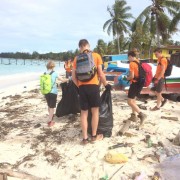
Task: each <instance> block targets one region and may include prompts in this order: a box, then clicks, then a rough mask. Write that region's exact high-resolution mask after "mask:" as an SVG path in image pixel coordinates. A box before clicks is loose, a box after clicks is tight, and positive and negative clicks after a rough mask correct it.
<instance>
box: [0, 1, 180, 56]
mask: <svg viewBox="0 0 180 180" xmlns="http://www.w3.org/2000/svg"><path fill="white" fill-rule="evenodd" d="M114 2H115V0H88V1H85V0H0V22H1V23H0V52H17V51H19V52H29V53H32V52H33V51H37V52H39V53H47V52H65V51H68V50H72V51H74V50H75V49H77V48H78V42H79V40H80V39H84V38H85V39H87V40H88V41H89V43H90V45H91V49H93V48H95V46H96V44H97V41H98V40H99V39H103V40H104V41H105V42H109V41H111V40H112V36H109V35H108V34H107V32H106V31H103V25H104V23H105V22H106V21H107V20H108V19H110V15H109V13H108V12H107V7H108V6H109V7H111V6H112V5H113V4H114ZM126 2H127V5H128V6H131V11H129V12H130V13H132V14H133V16H134V17H137V16H138V15H139V14H140V13H141V12H142V10H144V8H145V7H147V6H148V5H150V4H151V0H143V3H142V0H141V1H135V0H126ZM138 2H139V3H138ZM173 40H175V41H180V32H178V33H177V34H175V35H174V36H173Z"/></svg>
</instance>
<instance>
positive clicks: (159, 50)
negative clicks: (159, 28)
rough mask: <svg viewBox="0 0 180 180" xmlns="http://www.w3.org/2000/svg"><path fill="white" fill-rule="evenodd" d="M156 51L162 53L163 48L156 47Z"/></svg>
mask: <svg viewBox="0 0 180 180" xmlns="http://www.w3.org/2000/svg"><path fill="white" fill-rule="evenodd" d="M155 52H159V53H162V50H161V48H156V49H155V50H154V53H155Z"/></svg>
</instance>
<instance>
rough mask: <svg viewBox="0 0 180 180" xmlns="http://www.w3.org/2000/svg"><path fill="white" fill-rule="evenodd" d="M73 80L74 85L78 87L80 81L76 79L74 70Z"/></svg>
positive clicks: (73, 70)
mask: <svg viewBox="0 0 180 180" xmlns="http://www.w3.org/2000/svg"><path fill="white" fill-rule="evenodd" d="M72 80H73V82H74V84H75V85H76V86H77V87H78V81H77V78H76V70H75V69H74V68H73V69H72Z"/></svg>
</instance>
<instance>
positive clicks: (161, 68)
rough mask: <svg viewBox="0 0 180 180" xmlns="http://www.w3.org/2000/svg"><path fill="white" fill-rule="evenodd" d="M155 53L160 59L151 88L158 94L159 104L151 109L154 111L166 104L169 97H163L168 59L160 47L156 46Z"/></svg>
mask: <svg viewBox="0 0 180 180" xmlns="http://www.w3.org/2000/svg"><path fill="white" fill-rule="evenodd" d="M154 54H155V56H156V57H157V58H158V60H157V68H156V74H155V76H154V78H153V83H154V87H152V88H151V91H153V92H154V93H155V95H156V96H157V105H156V106H155V107H154V108H152V109H151V110H152V111H156V110H159V109H160V107H162V106H164V105H165V103H166V102H167V99H164V98H163V97H162V89H163V86H164V73H165V70H166V68H167V59H166V58H165V57H163V55H162V51H161V49H160V48H156V49H155V50H154Z"/></svg>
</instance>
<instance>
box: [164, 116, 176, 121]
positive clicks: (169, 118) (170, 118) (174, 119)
mask: <svg viewBox="0 0 180 180" xmlns="http://www.w3.org/2000/svg"><path fill="white" fill-rule="evenodd" d="M161 119H168V120H172V121H178V117H167V116H161Z"/></svg>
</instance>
